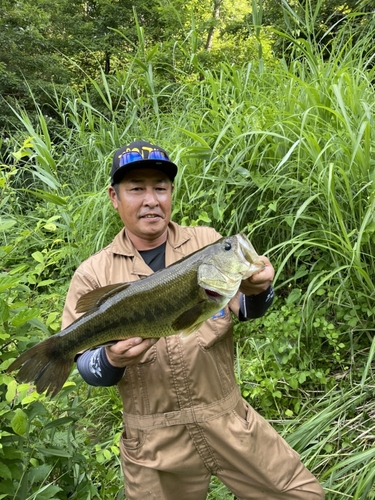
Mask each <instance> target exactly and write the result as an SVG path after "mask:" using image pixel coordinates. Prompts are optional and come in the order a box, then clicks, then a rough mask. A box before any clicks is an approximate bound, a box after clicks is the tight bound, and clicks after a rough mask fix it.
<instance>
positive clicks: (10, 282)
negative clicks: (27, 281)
mask: <svg viewBox="0 0 375 500" xmlns="http://www.w3.org/2000/svg"><path fill="white" fill-rule="evenodd" d="M19 282H20V280H19V278H10V277H9V276H8V277H7V276H6V277H0V292H3V291H4V290H7V289H8V288H13V287H15V286H17V285H19Z"/></svg>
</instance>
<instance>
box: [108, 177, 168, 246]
mask: <svg viewBox="0 0 375 500" xmlns="http://www.w3.org/2000/svg"><path fill="white" fill-rule="evenodd" d="M117 191H118V194H116V192H115V190H114V188H113V187H112V186H110V187H109V189H108V193H109V196H110V198H111V202H112V205H113V207H114V208H115V209H116V210H118V213H119V215H120V217H121V220H122V222H123V223H124V225H125V227H126V229H127V231H128V233H129V236H130V238H131V237H132V235H134V236H135V237H137V238H140V239H141V240H146V241H148V242H154V241H157V240H158V239H160V238H161V237H162V236H163V235H165V234H166V230H167V226H168V223H169V221H170V218H171V211H172V191H173V185H172V182H171V180H170V179H169V177H168V176H167V175H166V174H164V173H163V172H160V171H159V170H154V169H149V168H147V169H146V168H145V169H137V170H133V171H131V172H129V173H127V174H125V176H124V177H123V178H122V180H121V181H120V183H119V184H118V190H117Z"/></svg>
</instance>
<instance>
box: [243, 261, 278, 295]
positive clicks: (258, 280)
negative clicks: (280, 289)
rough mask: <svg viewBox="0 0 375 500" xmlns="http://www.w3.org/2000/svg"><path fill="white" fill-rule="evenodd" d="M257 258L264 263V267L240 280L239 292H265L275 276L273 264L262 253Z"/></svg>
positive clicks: (256, 293)
mask: <svg viewBox="0 0 375 500" xmlns="http://www.w3.org/2000/svg"><path fill="white" fill-rule="evenodd" d="M259 260H262V261H263V262H264V263H265V266H264V268H263V269H262V270H261V271H258V272H257V273H255V274H253V275H252V276H250V278H247V279H245V280H243V281H242V282H241V286H240V292H242V293H244V294H245V295H258V294H259V293H262V292H265V291H266V290H267V289H268V288H269V286H270V285H271V283H272V281H273V278H274V276H275V270H274V268H273V265H272V264H271V262H270V261H269V259H268V258H267V257H265V256H264V255H260V256H259Z"/></svg>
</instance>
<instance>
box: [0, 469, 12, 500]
mask: <svg viewBox="0 0 375 500" xmlns="http://www.w3.org/2000/svg"><path fill="white" fill-rule="evenodd" d="M0 477H2V478H3V479H12V473H11V472H10V470H9V467H7V466H6V465H5V464H4V462H1V461H0ZM5 496H6V495H5ZM5 496H3V495H0V498H4V497H5Z"/></svg>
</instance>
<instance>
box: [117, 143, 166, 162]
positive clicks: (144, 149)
mask: <svg viewBox="0 0 375 500" xmlns="http://www.w3.org/2000/svg"><path fill="white" fill-rule="evenodd" d="M133 151H134V152H135V153H139V154H140V155H141V156H142V158H143V159H144V160H147V159H148V155H149V154H150V152H151V151H159V150H158V149H156V148H150V147H147V146H142V147H141V148H126V149H125V151H123V152H122V153H121V154H120V155H119V156H118V158H121V156H123V155H124V154H126V153H130V152H133Z"/></svg>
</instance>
